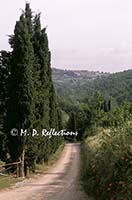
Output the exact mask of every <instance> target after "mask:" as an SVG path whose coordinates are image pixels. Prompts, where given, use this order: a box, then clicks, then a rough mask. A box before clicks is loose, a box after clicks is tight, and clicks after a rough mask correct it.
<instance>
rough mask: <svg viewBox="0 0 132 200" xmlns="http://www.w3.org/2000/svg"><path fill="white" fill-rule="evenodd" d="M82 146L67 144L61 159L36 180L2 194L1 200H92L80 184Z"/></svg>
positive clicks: (21, 183) (23, 183) (28, 181)
mask: <svg viewBox="0 0 132 200" xmlns="http://www.w3.org/2000/svg"><path fill="white" fill-rule="evenodd" d="M79 172H80V145H79V144H66V146H65V148H64V150H63V152H62V154H61V157H60V159H59V160H58V161H57V163H56V164H55V165H54V166H53V167H52V168H51V169H50V170H48V171H47V172H46V173H44V174H42V175H41V176H39V178H37V179H36V180H33V179H29V180H26V181H24V182H20V183H18V184H17V185H16V187H15V188H14V189H10V190H5V191H1V192H0V200H29V199H30V200H90V198H88V197H87V195H86V194H84V192H83V191H82V190H81V186H80V182H79Z"/></svg>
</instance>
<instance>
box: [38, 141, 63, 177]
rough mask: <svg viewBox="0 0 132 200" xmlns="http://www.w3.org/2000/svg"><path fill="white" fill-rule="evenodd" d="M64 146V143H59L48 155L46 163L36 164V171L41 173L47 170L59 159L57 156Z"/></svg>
mask: <svg viewBox="0 0 132 200" xmlns="http://www.w3.org/2000/svg"><path fill="white" fill-rule="evenodd" d="M64 146H65V143H62V144H61V145H60V147H59V148H58V150H57V151H56V152H55V153H54V154H52V155H51V156H50V157H49V160H48V162H47V163H43V164H37V165H36V173H43V172H45V171H46V170H48V169H49V168H50V167H51V166H52V165H53V164H54V163H55V162H56V161H57V160H58V159H59V157H60V155H61V153H62V151H63V149H64Z"/></svg>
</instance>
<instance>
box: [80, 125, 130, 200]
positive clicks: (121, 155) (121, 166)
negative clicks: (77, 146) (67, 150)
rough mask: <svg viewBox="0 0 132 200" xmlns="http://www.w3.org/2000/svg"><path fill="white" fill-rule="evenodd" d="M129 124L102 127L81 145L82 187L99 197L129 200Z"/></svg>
mask: <svg viewBox="0 0 132 200" xmlns="http://www.w3.org/2000/svg"><path fill="white" fill-rule="evenodd" d="M131 141H132V127H124V128H118V129H111V130H110V129H109V130H104V129H100V131H99V133H98V134H97V135H95V136H91V137H88V138H87V139H86V140H85V141H84V142H83V144H82V147H81V158H82V166H81V172H82V180H83V186H84V190H85V191H86V192H87V193H88V194H89V195H90V196H93V197H94V198H95V199H98V200H131V199H132V142H131Z"/></svg>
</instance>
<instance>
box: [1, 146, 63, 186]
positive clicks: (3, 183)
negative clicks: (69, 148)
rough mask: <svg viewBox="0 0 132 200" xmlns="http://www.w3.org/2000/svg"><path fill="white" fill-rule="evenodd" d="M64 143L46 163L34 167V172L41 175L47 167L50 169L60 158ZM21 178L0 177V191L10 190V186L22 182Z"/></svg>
mask: <svg viewBox="0 0 132 200" xmlns="http://www.w3.org/2000/svg"><path fill="white" fill-rule="evenodd" d="M64 145H65V144H64V143H63V144H62V145H60V147H59V148H58V150H57V151H56V153H55V154H53V155H52V156H50V158H49V161H48V163H45V164H41V165H40V164H39V165H37V166H36V172H37V173H43V172H44V171H46V170H47V169H48V168H49V167H51V166H52V165H53V164H54V163H55V162H56V161H57V160H58V159H59V157H60V155H61V152H62V150H63V148H64ZM34 175H35V174H31V177H34V178H35V176H34ZM23 180H24V179H23V178H13V177H10V176H9V177H8V176H7V177H4V176H0V190H2V189H6V188H10V187H12V186H14V185H15V184H16V183H17V182H20V181H23Z"/></svg>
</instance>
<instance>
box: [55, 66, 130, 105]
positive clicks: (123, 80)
mask: <svg viewBox="0 0 132 200" xmlns="http://www.w3.org/2000/svg"><path fill="white" fill-rule="evenodd" d="M62 72H64V70H62ZM75 72H76V71H72V73H71V74H70V78H69V79H68V78H59V76H58V79H56V78H55V74H54V73H53V80H54V85H55V88H56V90H57V93H58V94H59V96H61V97H65V98H67V97H68V98H71V99H74V100H76V101H82V100H84V99H86V98H87V99H91V98H92V97H93V95H94V94H95V92H96V91H100V92H101V93H102V94H103V95H104V96H105V97H106V98H111V99H112V100H113V104H115V105H116V104H118V105H120V104H122V103H123V102H124V101H130V102H132V70H127V71H124V72H119V73H115V74H106V73H98V72H93V73H89V72H88V71H87V73H86V74H87V75H85V76H83V75H81V76H80V77H81V78H75V76H74V75H75ZM72 74H73V76H72ZM78 74H82V71H78ZM88 74H89V75H90V76H88ZM86 77H87V78H86ZM88 77H89V78H88Z"/></svg>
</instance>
